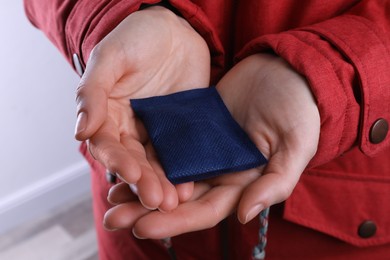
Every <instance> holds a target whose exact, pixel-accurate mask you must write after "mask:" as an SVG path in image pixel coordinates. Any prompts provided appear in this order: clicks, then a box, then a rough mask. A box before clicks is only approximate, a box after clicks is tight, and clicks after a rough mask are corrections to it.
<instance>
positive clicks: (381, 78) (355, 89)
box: [238, 0, 390, 166]
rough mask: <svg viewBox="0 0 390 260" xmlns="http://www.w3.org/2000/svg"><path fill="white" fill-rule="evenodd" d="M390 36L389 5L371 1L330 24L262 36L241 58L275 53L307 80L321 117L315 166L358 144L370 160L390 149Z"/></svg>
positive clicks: (252, 42) (245, 49)
mask: <svg viewBox="0 0 390 260" xmlns="http://www.w3.org/2000/svg"><path fill="white" fill-rule="evenodd" d="M389 38H390V1H382V0H366V1H361V2H360V3H359V4H357V5H355V6H354V7H353V8H352V9H350V10H349V11H348V12H346V13H344V14H342V15H340V16H337V17H334V18H331V19H329V20H326V21H322V22H320V23H317V24H314V25H310V26H306V27H303V28H297V29H294V30H289V31H285V32H282V33H278V34H270V35H264V36H260V37H258V38H256V39H254V40H253V41H251V42H249V43H248V44H247V45H246V46H245V47H244V49H243V50H242V51H241V52H240V54H239V55H238V59H242V58H244V57H246V56H248V55H250V54H253V53H256V52H262V51H273V52H274V53H276V54H277V55H279V56H281V57H282V58H284V59H285V60H286V61H288V62H289V63H290V64H291V66H292V67H293V68H294V69H295V70H296V71H297V72H299V73H300V74H302V75H304V76H305V77H306V79H307V81H308V83H309V85H310V87H311V90H312V93H313V95H314V96H315V98H316V101H317V105H318V108H319V111H320V115H321V134H320V143H319V147H318V152H317V154H316V156H315V157H314V158H313V160H312V162H311V165H313V166H315V165H318V164H322V163H325V162H327V161H329V160H331V159H333V158H336V157H338V156H340V155H342V154H343V153H344V152H345V151H347V150H349V149H350V148H351V147H352V146H354V145H356V144H357V145H359V147H360V149H361V150H362V151H363V152H364V153H365V154H366V155H368V156H374V155H376V154H378V153H379V152H381V151H384V150H385V149H386V148H388V147H389V145H390V135H389V134H387V136H386V133H387V130H386V128H388V124H387V122H390V105H389V104H390V73H389V72H390V39H389ZM381 137H382V138H383V137H385V138H384V140H381V139H382V138H381Z"/></svg>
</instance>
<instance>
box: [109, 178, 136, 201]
mask: <svg viewBox="0 0 390 260" xmlns="http://www.w3.org/2000/svg"><path fill="white" fill-rule="evenodd" d="M107 200H108V202H110V203H111V204H113V205H119V204H122V203H126V202H131V201H138V196H137V195H135V194H134V193H133V192H132V191H131V189H130V187H129V184H127V183H125V182H121V183H118V184H116V185H114V186H112V187H111V188H110V190H109V191H108V196H107Z"/></svg>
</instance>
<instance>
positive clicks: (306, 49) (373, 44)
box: [24, 0, 390, 259]
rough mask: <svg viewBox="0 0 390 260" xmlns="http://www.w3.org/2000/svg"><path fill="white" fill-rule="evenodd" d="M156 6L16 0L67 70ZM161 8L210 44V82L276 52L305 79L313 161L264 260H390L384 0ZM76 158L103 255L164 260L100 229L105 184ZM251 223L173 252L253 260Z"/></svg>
mask: <svg viewBox="0 0 390 260" xmlns="http://www.w3.org/2000/svg"><path fill="white" fill-rule="evenodd" d="M159 2H160V1H157V0H145V1H139V0H126V1H125V0H100V1H91V0H41V1H32V0H24V3H25V10H26V14H27V16H28V17H29V19H30V21H31V22H32V23H33V24H34V25H35V26H36V27H38V28H40V29H41V30H42V31H43V32H44V33H45V34H46V35H47V37H48V38H49V39H50V40H51V41H52V42H53V43H54V44H55V46H57V48H58V49H59V50H60V52H61V53H62V54H63V55H64V56H65V58H66V59H67V60H68V61H69V63H70V64H71V65H72V66H74V64H73V63H72V56H73V54H77V55H78V56H79V57H80V61H81V63H82V65H83V66H85V62H86V61H87V60H88V57H89V54H90V52H91V50H92V48H93V47H94V46H95V45H96V44H97V43H98V42H99V41H100V40H101V39H102V38H103V37H104V36H105V35H107V34H108V33H109V32H110V31H111V30H112V29H113V28H115V26H116V25H118V24H119V23H120V22H121V21H122V20H123V19H124V18H125V17H126V16H128V15H129V14H131V13H132V12H135V11H137V10H139V9H140V7H141V4H155V3H159ZM169 4H170V6H171V8H173V9H174V10H175V11H176V12H177V13H179V14H180V15H181V16H182V17H184V18H185V19H186V20H187V21H188V22H189V23H190V24H191V25H192V26H193V28H195V29H196V30H197V31H198V32H199V33H200V35H201V36H202V37H203V38H204V39H205V40H206V42H207V44H208V46H209V49H210V53H211V58H212V59H211V62H212V64H211V65H212V72H211V73H212V77H211V81H212V82H211V83H212V84H215V83H217V82H218V80H219V79H220V78H221V77H222V76H223V75H224V73H226V72H227V71H228V70H229V69H230V68H231V67H232V66H233V65H234V64H235V63H236V62H238V61H239V60H241V59H243V58H245V57H247V56H249V55H251V54H254V53H259V52H273V53H275V54H277V55H279V56H281V57H282V58H283V59H285V60H286V61H287V62H288V63H289V64H290V65H291V66H292V67H293V68H294V69H295V70H296V71H297V72H299V73H300V74H302V75H303V76H305V77H306V79H307V82H308V83H309V85H310V88H311V91H312V93H313V95H314V97H315V99H316V102H317V105H318V109H319V112H320V116H321V134H320V141H319V146H318V152H317V154H316V155H315V157H314V158H313V159H312V161H311V162H310V164H309V166H308V168H307V170H306V171H305V172H304V173H303V175H302V177H301V180H300V181H299V183H298V185H297V187H296V188H295V190H294V192H293V194H292V195H291V197H290V198H289V199H288V200H287V201H286V202H285V203H283V204H280V205H276V206H274V207H272V208H271V216H270V229H269V239H268V241H269V242H268V246H267V259H388V257H389V256H390V203H388V201H387V200H388V198H390V160H389V159H390V158H389V157H390V148H389V145H390V134H387V135H386V131H387V130H386V127H385V126H383V123H384V124H385V125H386V122H390V73H389V72H390V71H389V70H390V1H388V0H365V1H357V0H334V1H322V0H301V1H293V0H285V1H281V0H280V1H279V0H276V1H269V0H247V1H233V0H215V1H207V0H193V1H189V0H171V1H169ZM237 87H239V86H237ZM381 124H382V125H381ZM378 125H379V128H380V129H381V130H380V131H379V132H381V131H382V132H381V135H382V138H379V140H377V138H375V137H376V135H377V131H378ZM81 150H82V151H83V153H84V155H85V156H86V158H87V159H88V161H89V162H90V164H91V166H92V176H93V193H94V210H95V217H96V222H97V224H96V226H97V230H98V235H99V236H98V237H99V239H98V241H99V250H100V255H101V258H102V259H151V258H152V257H154V258H153V259H163V257H168V253H167V251H166V250H165V248H164V247H163V245H162V244H161V243H159V241H149V240H146V241H140V240H136V239H134V238H132V237H131V235H130V232H128V231H119V232H115V233H108V232H106V231H104V230H103V229H102V227H101V220H102V217H103V214H104V211H105V210H106V209H107V208H108V207H109V205H108V204H107V202H106V200H105V198H106V196H107V191H108V189H109V187H110V184H109V183H107V182H106V180H105V177H104V172H105V169H104V168H103V167H102V166H101V165H100V164H99V163H98V162H96V161H94V160H93V159H92V158H91V157H90V156H89V154H88V153H87V152H86V148H85V144H83V145H82V147H81ZM297 156H299V155H297ZM368 222H370V223H371V225H374V226H375V227H376V232H374V234H372V235H371V236H368V237H367V236H366V237H364V236H365V235H362V229H364V228H365V226H366V224H367V223H368ZM257 226H258V223H257V221H252V222H251V223H249V224H247V225H245V226H241V225H239V224H238V223H237V221H236V220H235V219H234V217H231V218H229V219H227V220H226V221H225V222H224V223H223V224H221V225H220V226H218V227H216V228H214V229H211V230H205V231H201V232H195V233H191V234H186V235H182V236H178V237H177V238H174V239H173V246H174V248H175V249H176V251H177V255H178V258H179V259H220V258H222V257H223V255H224V252H223V250H221V247H224V246H226V245H227V247H226V248H228V250H229V253H228V254H229V255H230V257H231V259H250V255H251V250H252V248H253V246H254V245H255V244H256V242H257ZM227 231H229V232H227ZM363 233H364V232H363ZM221 234H222V235H221ZM226 238H227V240H226ZM152 246H154V250H150V248H151V247H152ZM205 255H207V256H208V257H209V258H207V257H206V256H205Z"/></svg>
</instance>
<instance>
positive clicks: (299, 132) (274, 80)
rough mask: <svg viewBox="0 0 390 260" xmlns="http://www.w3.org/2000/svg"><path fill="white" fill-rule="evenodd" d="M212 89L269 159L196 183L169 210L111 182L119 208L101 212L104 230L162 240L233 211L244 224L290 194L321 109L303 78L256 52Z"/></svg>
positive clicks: (312, 145) (313, 141) (310, 149)
mask: <svg viewBox="0 0 390 260" xmlns="http://www.w3.org/2000/svg"><path fill="white" fill-rule="evenodd" d="M217 89H218V91H219V93H220V95H221V96H222V98H223V100H224V102H225V104H226V105H227V107H228V109H229V111H230V112H231V114H232V115H233V117H234V118H235V119H236V120H237V122H238V123H239V124H240V125H241V126H242V127H243V128H244V130H245V131H246V132H247V133H248V134H249V136H250V137H251V139H252V140H253V141H254V143H255V144H256V145H257V147H258V148H259V150H260V151H261V152H262V153H263V154H264V155H265V156H266V157H267V158H268V160H269V162H268V164H267V165H266V166H263V167H260V168H257V169H251V170H248V171H244V172H240V173H233V174H227V175H224V176H220V177H217V178H214V179H211V180H207V181H202V182H197V183H196V184H195V189H194V193H193V196H192V197H191V199H189V200H188V201H186V202H184V203H181V204H180V205H179V206H178V207H177V208H176V209H175V210H173V211H171V212H168V213H162V212H159V211H148V210H145V209H143V208H142V207H140V203H139V202H138V200H137V198H136V197H133V196H131V192H129V189H128V188H126V187H122V188H119V187H120V186H118V187H115V188H113V189H112V190H111V192H110V195H109V200H110V201H111V202H112V203H113V204H117V206H116V207H113V208H112V209H111V210H109V211H108V212H107V214H106V216H105V224H106V226H107V227H109V228H133V231H134V233H135V235H136V236H138V237H145V238H164V237H168V236H174V235H178V234H182V233H186V232H191V231H195V230H201V229H205V228H209V227H212V226H214V225H216V224H218V223H219V222H220V221H221V220H223V219H224V218H225V217H227V216H228V215H229V214H231V213H232V212H234V211H235V210H238V218H239V220H240V221H241V222H242V223H247V222H248V221H250V220H251V219H253V218H254V217H255V216H256V215H257V214H258V213H259V212H260V211H261V210H262V209H264V208H266V207H269V206H271V205H272V204H275V203H278V202H281V201H283V200H285V199H287V198H288V196H289V195H290V194H291V192H292V191H293V189H294V187H295V185H296V183H297V182H298V180H299V178H300V175H301V173H302V172H303V170H304V169H305V167H306V166H307V164H308V163H309V161H310V160H311V158H312V157H313V156H314V154H315V152H316V149H317V145H318V139H319V132H320V118H319V112H318V109H317V106H316V104H315V101H314V99H313V97H312V94H311V92H310V89H309V86H308V84H307V82H306V81H305V79H304V78H303V77H302V76H300V75H299V74H297V73H296V72H295V71H294V70H292V68H291V67H290V66H289V65H288V64H287V63H285V62H284V61H283V60H282V59H281V58H278V57H276V56H272V55H266V54H257V55H253V56H250V57H248V58H246V59H244V60H243V61H241V62H240V63H238V64H237V65H236V66H235V67H234V68H232V69H231V70H230V71H229V72H228V73H227V74H226V75H225V77H224V78H223V79H222V80H221V81H220V82H219V83H218V85H217Z"/></svg>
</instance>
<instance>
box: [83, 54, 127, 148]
mask: <svg viewBox="0 0 390 260" xmlns="http://www.w3.org/2000/svg"><path fill="white" fill-rule="evenodd" d="M106 56H107V55H104V54H102V52H101V51H100V52H99V51H96V50H95V49H94V51H92V53H91V56H90V59H89V60H88V63H87V67H86V70H85V73H84V74H83V76H82V78H81V80H80V83H79V86H78V88H77V91H76V104H77V122H76V127H75V137H76V139H77V140H80V141H84V140H86V139H88V138H90V137H91V136H92V135H93V134H94V133H95V132H96V131H97V130H98V129H99V128H100V126H101V125H102V123H103V121H104V119H105V118H106V115H107V99H108V96H109V94H110V92H111V89H112V88H113V86H114V85H115V82H116V81H117V80H118V79H119V75H117V73H114V72H113V68H114V67H116V66H113V65H114V64H113V63H112V61H111V58H107V57H106Z"/></svg>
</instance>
